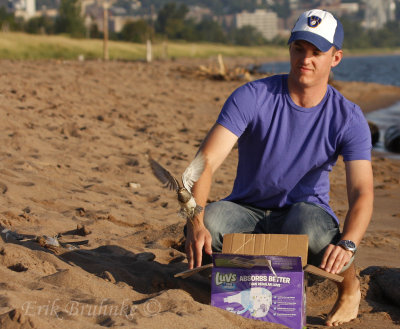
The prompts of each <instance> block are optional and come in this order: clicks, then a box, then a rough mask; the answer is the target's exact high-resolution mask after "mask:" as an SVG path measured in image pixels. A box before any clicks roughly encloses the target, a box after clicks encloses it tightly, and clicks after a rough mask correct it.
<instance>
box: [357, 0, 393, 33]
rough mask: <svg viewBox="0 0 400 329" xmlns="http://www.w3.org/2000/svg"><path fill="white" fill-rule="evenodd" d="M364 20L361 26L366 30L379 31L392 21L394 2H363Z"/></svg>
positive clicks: (375, 0) (382, 0)
mask: <svg viewBox="0 0 400 329" xmlns="http://www.w3.org/2000/svg"><path fill="white" fill-rule="evenodd" d="M364 3H365V18H364V21H363V23H362V24H363V26H364V27H365V28H367V29H381V28H382V27H383V26H384V25H385V24H386V23H387V22H389V21H393V20H394V19H395V15H396V3H395V1H394V0H364Z"/></svg>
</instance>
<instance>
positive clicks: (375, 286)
mask: <svg viewBox="0 0 400 329" xmlns="http://www.w3.org/2000/svg"><path fill="white" fill-rule="evenodd" d="M213 61H215V59H211V60H202V61H200V60H197V61H196V60H190V61H189V60H179V61H171V62H155V63H152V64H146V63H140V62H134V63H128V62H125V63H124V62H109V63H103V62H96V61H92V62H75V61H68V62H63V61H21V62H17V61H5V60H2V61H0V100H1V101H0V128H1V131H2V134H1V135H0V145H1V147H0V158H1V163H0V193H1V202H0V225H1V227H2V229H5V228H7V229H9V230H10V231H9V232H8V233H7V232H5V231H4V233H2V234H1V237H2V239H0V327H1V328H41V329H46V328H101V327H137V328H228V327H229V328H230V327H231V328H239V327H240V328H261V327H262V328H279V326H277V325H266V324H265V323H263V322H260V321H252V320H247V319H244V318H242V317H240V316H237V315H234V314H231V313H228V312H226V311H223V310H220V309H217V308H214V307H212V306H210V282H209V280H208V278H206V277H203V276H201V275H195V276H193V277H191V278H189V279H186V280H183V279H177V278H174V277H173V275H174V274H175V273H177V272H180V271H182V270H185V269H186V268H187V262H186V258H185V254H184V253H183V252H182V250H183V245H184V238H183V233H182V229H183V225H184V222H183V220H182V219H181V218H180V217H178V215H177V210H178V204H177V202H176V200H175V196H174V194H173V193H172V192H170V191H168V190H165V189H163V188H162V186H161V184H160V183H159V182H158V181H157V180H156V179H155V177H154V176H153V175H152V173H151V171H150V169H149V166H148V163H147V159H146V155H147V154H151V155H152V156H153V157H154V158H155V159H157V160H158V161H160V162H161V163H162V164H163V165H165V166H166V167H167V168H168V169H169V170H170V171H171V172H173V173H174V174H176V175H179V174H181V173H182V172H183V170H184V168H185V167H186V166H187V165H188V163H189V162H190V161H191V160H192V158H193V157H194V155H195V153H196V151H197V148H198V146H199V144H200V143H201V141H202V139H203V138H204V136H205V134H206V132H207V131H208V129H209V128H210V127H211V125H212V124H213V122H214V121H215V120H216V117H217V115H218V112H219V110H220V108H221V106H222V105H223V102H224V101H225V99H226V97H227V96H228V95H229V94H230V93H231V92H232V91H233V90H234V89H235V88H236V87H238V86H239V85H241V84H243V83H244V81H243V80H240V81H213V80H209V79H205V78H199V77H196V76H195V75H193V74H186V73H183V72H187V71H190V70H192V69H193V68H194V67H197V65H199V64H205V65H208V64H210V63H211V62H213ZM242 62H243V61H242ZM226 63H227V66H228V67H229V65H234V61H229V60H227V61H226ZM252 78H258V77H252ZM336 85H337V87H338V88H339V89H340V90H341V91H342V92H343V93H344V95H346V96H347V97H348V98H349V99H351V100H353V101H355V102H356V103H358V104H360V105H361V106H362V107H363V108H364V109H365V110H366V111H372V110H376V109H379V108H382V107H385V106H388V105H390V104H392V103H394V102H396V101H399V100H400V88H398V87H389V86H380V85H377V84H366V83H344V82H340V83H337V84H336ZM236 161H237V157H236V150H234V151H233V152H232V154H231V155H230V156H229V157H228V159H227V160H226V161H225V163H224V164H223V165H222V166H221V168H220V169H219V170H218V172H217V173H216V175H215V177H214V185H213V188H212V191H211V195H210V200H209V201H214V200H218V199H220V198H222V197H224V196H226V195H227V194H228V193H229V192H230V190H231V187H232V183H233V179H234V175H235V165H236ZM373 168H374V174H375V178H374V179H375V193H376V199H375V208H374V209H375V210H374V215H373V220H372V222H371V225H370V226H369V229H368V231H367V233H366V236H365V239H364V240H363V243H362V245H361V246H360V249H359V253H358V256H357V263H356V265H357V270H358V272H359V276H360V280H361V288H362V302H361V307H360V314H359V317H358V318H357V319H356V320H354V321H352V322H351V323H349V324H346V325H343V326H342V328H357V329H358V328H359V329H361V328H363V329H365V328H395V327H397V326H398V324H399V320H400V316H399V314H400V309H399V307H400V303H399V300H396V298H393V292H396V289H398V278H399V273H398V269H399V268H400V258H399V257H398V250H399V247H400V226H399V221H400V203H399V195H400V187H399V177H400V162H399V161H396V160H389V159H385V158H382V157H380V156H379V155H374V158H373ZM331 183H332V193H331V198H332V203H331V204H332V207H333V209H334V210H335V211H336V213H337V214H338V216H339V218H340V219H341V221H343V219H344V216H345V213H346V206H347V200H346V192H345V191H346V190H345V177H344V166H343V162H342V161H341V160H339V161H338V165H337V166H336V167H335V169H334V171H333V172H332V175H331ZM78 225H81V226H82V225H84V228H85V229H82V228H81V229H80V230H77V226H78ZM11 232H18V233H19V234H20V235H21V236H13V234H11ZM57 234H62V236H61V237H60V238H59V240H60V241H61V242H63V245H62V246H60V247H50V248H45V247H43V246H41V245H40V244H39V243H38V242H37V241H36V240H35V238H36V237H38V236H43V235H46V236H49V237H53V236H55V235H57ZM20 238H22V239H23V240H18V239H20ZM73 248H77V249H73ZM314 279H315V278H314ZM396 280H397V281H396ZM312 281H313V282H310V284H309V287H308V288H307V316H308V317H307V323H308V327H309V328H321V327H323V316H324V314H326V313H327V312H328V311H329V310H330V308H331V306H332V304H333V302H334V300H335V296H336V289H335V286H334V284H333V283H331V282H330V281H321V280H312ZM390 284H392V286H390ZM391 287H392V288H391ZM390 298H392V299H390ZM396 302H397V304H396Z"/></svg>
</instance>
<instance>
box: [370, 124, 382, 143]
mask: <svg viewBox="0 0 400 329" xmlns="http://www.w3.org/2000/svg"><path fill="white" fill-rule="evenodd" d="M368 126H369V130H370V131H371V140H372V145H373V146H374V145H375V144H376V143H378V141H379V137H380V133H379V128H378V126H377V125H376V124H375V123H373V122H371V121H368Z"/></svg>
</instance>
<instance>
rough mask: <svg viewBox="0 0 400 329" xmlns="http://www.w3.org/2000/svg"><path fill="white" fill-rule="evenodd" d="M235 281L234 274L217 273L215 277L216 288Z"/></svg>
mask: <svg viewBox="0 0 400 329" xmlns="http://www.w3.org/2000/svg"><path fill="white" fill-rule="evenodd" d="M235 281H236V274H235V273H220V272H217V273H216V275H215V284H216V285H217V286H219V285H221V284H223V283H231V282H235Z"/></svg>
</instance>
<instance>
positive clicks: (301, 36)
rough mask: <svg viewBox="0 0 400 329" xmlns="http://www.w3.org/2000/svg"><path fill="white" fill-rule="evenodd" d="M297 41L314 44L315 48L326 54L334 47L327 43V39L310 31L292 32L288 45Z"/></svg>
mask: <svg viewBox="0 0 400 329" xmlns="http://www.w3.org/2000/svg"><path fill="white" fill-rule="evenodd" d="M296 40H304V41H307V42H309V43H312V44H313V45H314V46H315V47H317V48H318V49H319V50H320V51H322V52H324V53H325V52H327V51H328V50H329V49H331V48H332V46H333V44H332V43H330V42H329V41H327V40H326V39H325V38H323V37H321V36H319V35H318V34H315V33H312V32H308V31H297V32H292V34H291V36H290V38H289V41H288V44H290V43H292V42H293V41H296Z"/></svg>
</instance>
